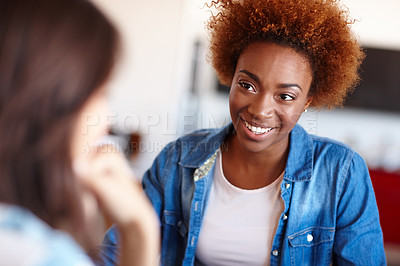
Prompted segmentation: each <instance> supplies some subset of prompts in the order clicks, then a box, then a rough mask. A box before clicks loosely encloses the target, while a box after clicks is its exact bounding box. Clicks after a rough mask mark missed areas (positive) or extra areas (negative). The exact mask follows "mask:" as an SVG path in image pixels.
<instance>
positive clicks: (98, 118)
mask: <svg viewBox="0 0 400 266" xmlns="http://www.w3.org/2000/svg"><path fill="white" fill-rule="evenodd" d="M108 114H109V108H108V101H107V95H106V90H105V89H104V88H100V89H98V90H97V91H96V92H95V93H94V94H93V95H92V96H90V98H89V99H88V100H87V101H86V103H85V105H84V106H83V108H82V109H81V111H80V112H79V115H78V119H77V121H76V125H75V131H74V136H73V139H72V160H73V161H75V160H76V159H84V160H85V159H87V157H88V155H89V150H90V147H91V145H93V143H95V142H96V141H99V140H100V139H101V137H103V136H105V135H106V134H107V126H108V125H107V116H108Z"/></svg>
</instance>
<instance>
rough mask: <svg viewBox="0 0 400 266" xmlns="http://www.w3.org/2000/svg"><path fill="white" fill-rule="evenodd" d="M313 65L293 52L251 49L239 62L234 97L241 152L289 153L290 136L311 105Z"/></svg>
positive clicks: (231, 96)
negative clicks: (279, 151)
mask: <svg viewBox="0 0 400 266" xmlns="http://www.w3.org/2000/svg"><path fill="white" fill-rule="evenodd" d="M311 82H312V71H311V66H310V63H309V61H308V60H307V59H306V58H305V57H304V56H303V55H301V54H300V53H298V52H296V51H295V50H294V49H292V48H288V47H284V46H280V45H277V44H272V43H254V44H251V45H249V46H248V47H247V48H246V49H245V50H243V52H242V54H241V55H240V57H239V60H238V63H237V66H236V70H235V74H234V77H233V80H232V86H231V90H230V94H229V107H230V113H231V118H232V121H233V123H234V126H235V130H236V132H237V134H236V135H234V138H236V140H239V142H240V144H241V147H242V148H244V149H245V150H247V151H250V152H263V151H272V150H274V149H279V150H282V149H286V148H287V147H288V143H289V133H290V131H291V130H292V129H293V127H294V126H295V124H296V123H297V121H298V120H299V118H300V116H301V114H302V113H303V111H304V110H305V109H306V108H308V106H309V104H310V103H311V97H308V92H309V89H310V85H311Z"/></svg>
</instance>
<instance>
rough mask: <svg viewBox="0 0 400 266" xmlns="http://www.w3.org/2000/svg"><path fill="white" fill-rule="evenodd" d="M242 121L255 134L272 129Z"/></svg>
mask: <svg viewBox="0 0 400 266" xmlns="http://www.w3.org/2000/svg"><path fill="white" fill-rule="evenodd" d="M244 123H245V125H246V127H247V128H248V129H249V130H250V131H251V132H253V133H254V134H256V135H260V134H264V133H267V132H270V131H271V130H272V127H255V126H252V125H250V124H249V123H248V122H247V121H244Z"/></svg>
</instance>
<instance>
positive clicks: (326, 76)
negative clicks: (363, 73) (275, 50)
mask: <svg viewBox="0 0 400 266" xmlns="http://www.w3.org/2000/svg"><path fill="white" fill-rule="evenodd" d="M209 7H210V8H215V9H216V11H217V13H216V14H215V15H212V16H211V18H210V20H209V22H208V30H209V32H210V50H209V55H208V56H209V60H210V61H211V63H212V65H213V66H214V68H215V70H216V73H217V76H218V78H219V80H220V82H221V83H222V84H224V85H228V86H229V85H231V82H232V78H233V75H234V73H235V68H236V64H237V61H238V59H239V56H240V54H241V52H242V51H243V50H244V49H245V48H246V47H247V46H248V45H250V44H251V43H254V42H272V43H276V44H279V45H283V46H288V47H291V48H293V49H295V50H296V51H298V52H299V53H302V54H303V55H305V56H306V57H307V58H308V60H309V62H310V64H311V67H312V70H313V81H312V84H311V88H310V93H309V95H310V96H313V102H312V105H311V106H313V107H317V108H320V107H327V108H333V107H336V106H341V105H342V104H343V101H344V99H345V97H346V96H347V95H348V93H349V92H351V91H352V90H353V89H354V87H355V86H356V85H357V84H358V83H359V80H360V77H359V73H358V70H359V67H360V64H361V62H362V60H363V59H364V56H365V55H364V52H363V50H362V49H361V47H360V45H359V44H358V42H357V40H356V38H355V37H354V35H353V34H352V33H351V31H350V27H349V25H350V24H352V23H354V21H353V20H351V19H350V18H349V14H348V11H347V10H346V9H344V8H343V7H341V6H340V5H339V3H338V1H336V0H236V1H234V0H216V1H212V3H211V4H210V5H209Z"/></svg>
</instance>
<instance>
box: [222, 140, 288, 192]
mask: <svg viewBox="0 0 400 266" xmlns="http://www.w3.org/2000/svg"><path fill="white" fill-rule="evenodd" d="M226 141H227V143H226V144H227V145H226V147H227V148H226V149H222V150H221V151H222V167H223V171H224V175H225V177H226V179H227V180H228V181H229V182H230V183H231V184H233V185H235V186H237V187H240V188H243V189H256V188H261V187H265V186H267V185H269V184H271V183H272V182H274V181H275V180H276V179H277V178H278V177H279V176H280V175H281V174H282V172H283V171H284V170H285V167H286V161H287V157H288V153H289V139H288V140H287V144H286V145H284V146H282V145H281V146H279V147H270V149H268V150H263V151H262V152H251V151H248V150H245V149H243V147H242V146H241V144H240V142H239V141H238V140H237V138H235V137H234V136H231V137H230V138H229V139H227V140H226Z"/></svg>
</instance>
